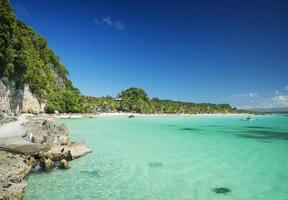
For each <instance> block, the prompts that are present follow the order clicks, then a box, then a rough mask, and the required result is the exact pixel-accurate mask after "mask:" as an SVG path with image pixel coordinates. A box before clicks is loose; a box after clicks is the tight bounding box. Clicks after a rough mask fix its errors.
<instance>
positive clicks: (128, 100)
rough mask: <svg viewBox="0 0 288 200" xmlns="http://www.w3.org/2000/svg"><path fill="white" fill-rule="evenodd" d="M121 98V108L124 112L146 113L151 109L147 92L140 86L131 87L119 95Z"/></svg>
mask: <svg viewBox="0 0 288 200" xmlns="http://www.w3.org/2000/svg"><path fill="white" fill-rule="evenodd" d="M118 99H121V103H120V108H119V110H121V111H124V112H135V113H146V112H147V111H148V109H149V102H150V99H149V97H148V95H147V94H146V92H145V91H144V90H143V89H140V88H129V89H127V90H125V91H122V92H121V93H120V94H119V95H118Z"/></svg>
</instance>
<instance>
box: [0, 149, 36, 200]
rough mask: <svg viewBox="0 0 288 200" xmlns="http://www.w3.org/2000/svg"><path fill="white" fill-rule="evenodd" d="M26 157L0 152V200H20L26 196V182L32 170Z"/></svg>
mask: <svg viewBox="0 0 288 200" xmlns="http://www.w3.org/2000/svg"><path fill="white" fill-rule="evenodd" d="M31 167H32V166H31V165H29V164H27V163H26V162H25V157H24V156H22V155H15V154H12V153H8V152H5V151H1V150H0V199H9V200H18V199H22V198H23V196H24V191H25V187H26V185H27V183H26V181H25V180H24V179H23V178H24V177H25V176H26V175H27V174H28V173H29V172H30V170H31Z"/></svg>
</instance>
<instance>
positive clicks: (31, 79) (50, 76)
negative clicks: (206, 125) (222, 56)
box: [0, 0, 241, 114]
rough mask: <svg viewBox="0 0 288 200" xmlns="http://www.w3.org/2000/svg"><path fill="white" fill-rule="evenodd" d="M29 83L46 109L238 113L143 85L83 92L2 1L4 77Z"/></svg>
mask: <svg viewBox="0 0 288 200" xmlns="http://www.w3.org/2000/svg"><path fill="white" fill-rule="evenodd" d="M1 77H7V78H8V79H10V80H12V81H15V83H16V86H17V87H18V88H21V87H23V85H24V84H28V85H29V87H30V89H31V91H32V92H33V93H34V94H35V95H36V96H37V98H38V99H39V100H40V101H43V102H46V108H45V109H46V112H48V113H51V112H54V111H55V110H58V111H59V112H78V113H88V112H116V111H122V112H133V113H191V114H192V113H234V112H241V111H239V110H236V109H235V108H231V106H230V105H228V104H195V103H185V102H178V101H171V100H160V99H158V98H152V99H150V98H149V97H148V95H147V94H146V92H145V91H144V90H143V89H140V88H130V89H127V90H125V91H122V92H121V93H120V94H119V95H118V97H117V98H113V97H110V96H107V97H101V98H96V97H88V96H83V95H81V94H80V91H79V90H78V89H76V88H74V87H73V85H72V83H71V81H70V80H69V79H68V71H67V69H66V68H65V66H64V65H63V64H61V62H60V59H59V57H58V56H57V55H56V54H55V53H54V52H53V50H51V49H50V48H49V47H48V46H47V41H46V39H45V38H44V37H42V36H40V35H37V34H36V32H35V31H34V30H33V29H32V28H31V27H29V26H28V25H26V24H25V23H23V22H22V21H20V20H18V19H16V17H15V15H14V14H13V12H12V7H11V5H10V3H9V1H8V0H0V78H1Z"/></svg>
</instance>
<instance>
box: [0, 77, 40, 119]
mask: <svg viewBox="0 0 288 200" xmlns="http://www.w3.org/2000/svg"><path fill="white" fill-rule="evenodd" d="M44 108H45V103H43V102H39V101H38V99H37V98H36V97H35V96H34V95H33V94H32V92H31V91H30V89H29V86H28V85H27V84H23V85H21V86H16V84H15V82H14V81H10V80H8V79H7V78H0V111H1V112H4V113H15V114H19V113H33V114H39V113H42V112H44Z"/></svg>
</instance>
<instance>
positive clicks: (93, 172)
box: [80, 170, 100, 177]
mask: <svg viewBox="0 0 288 200" xmlns="http://www.w3.org/2000/svg"><path fill="white" fill-rule="evenodd" d="M80 173H81V174H85V175H88V176H91V177H94V176H97V177H99V176H100V175H99V172H98V171H97V170H92V171H88V170H83V171H81V172H80Z"/></svg>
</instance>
